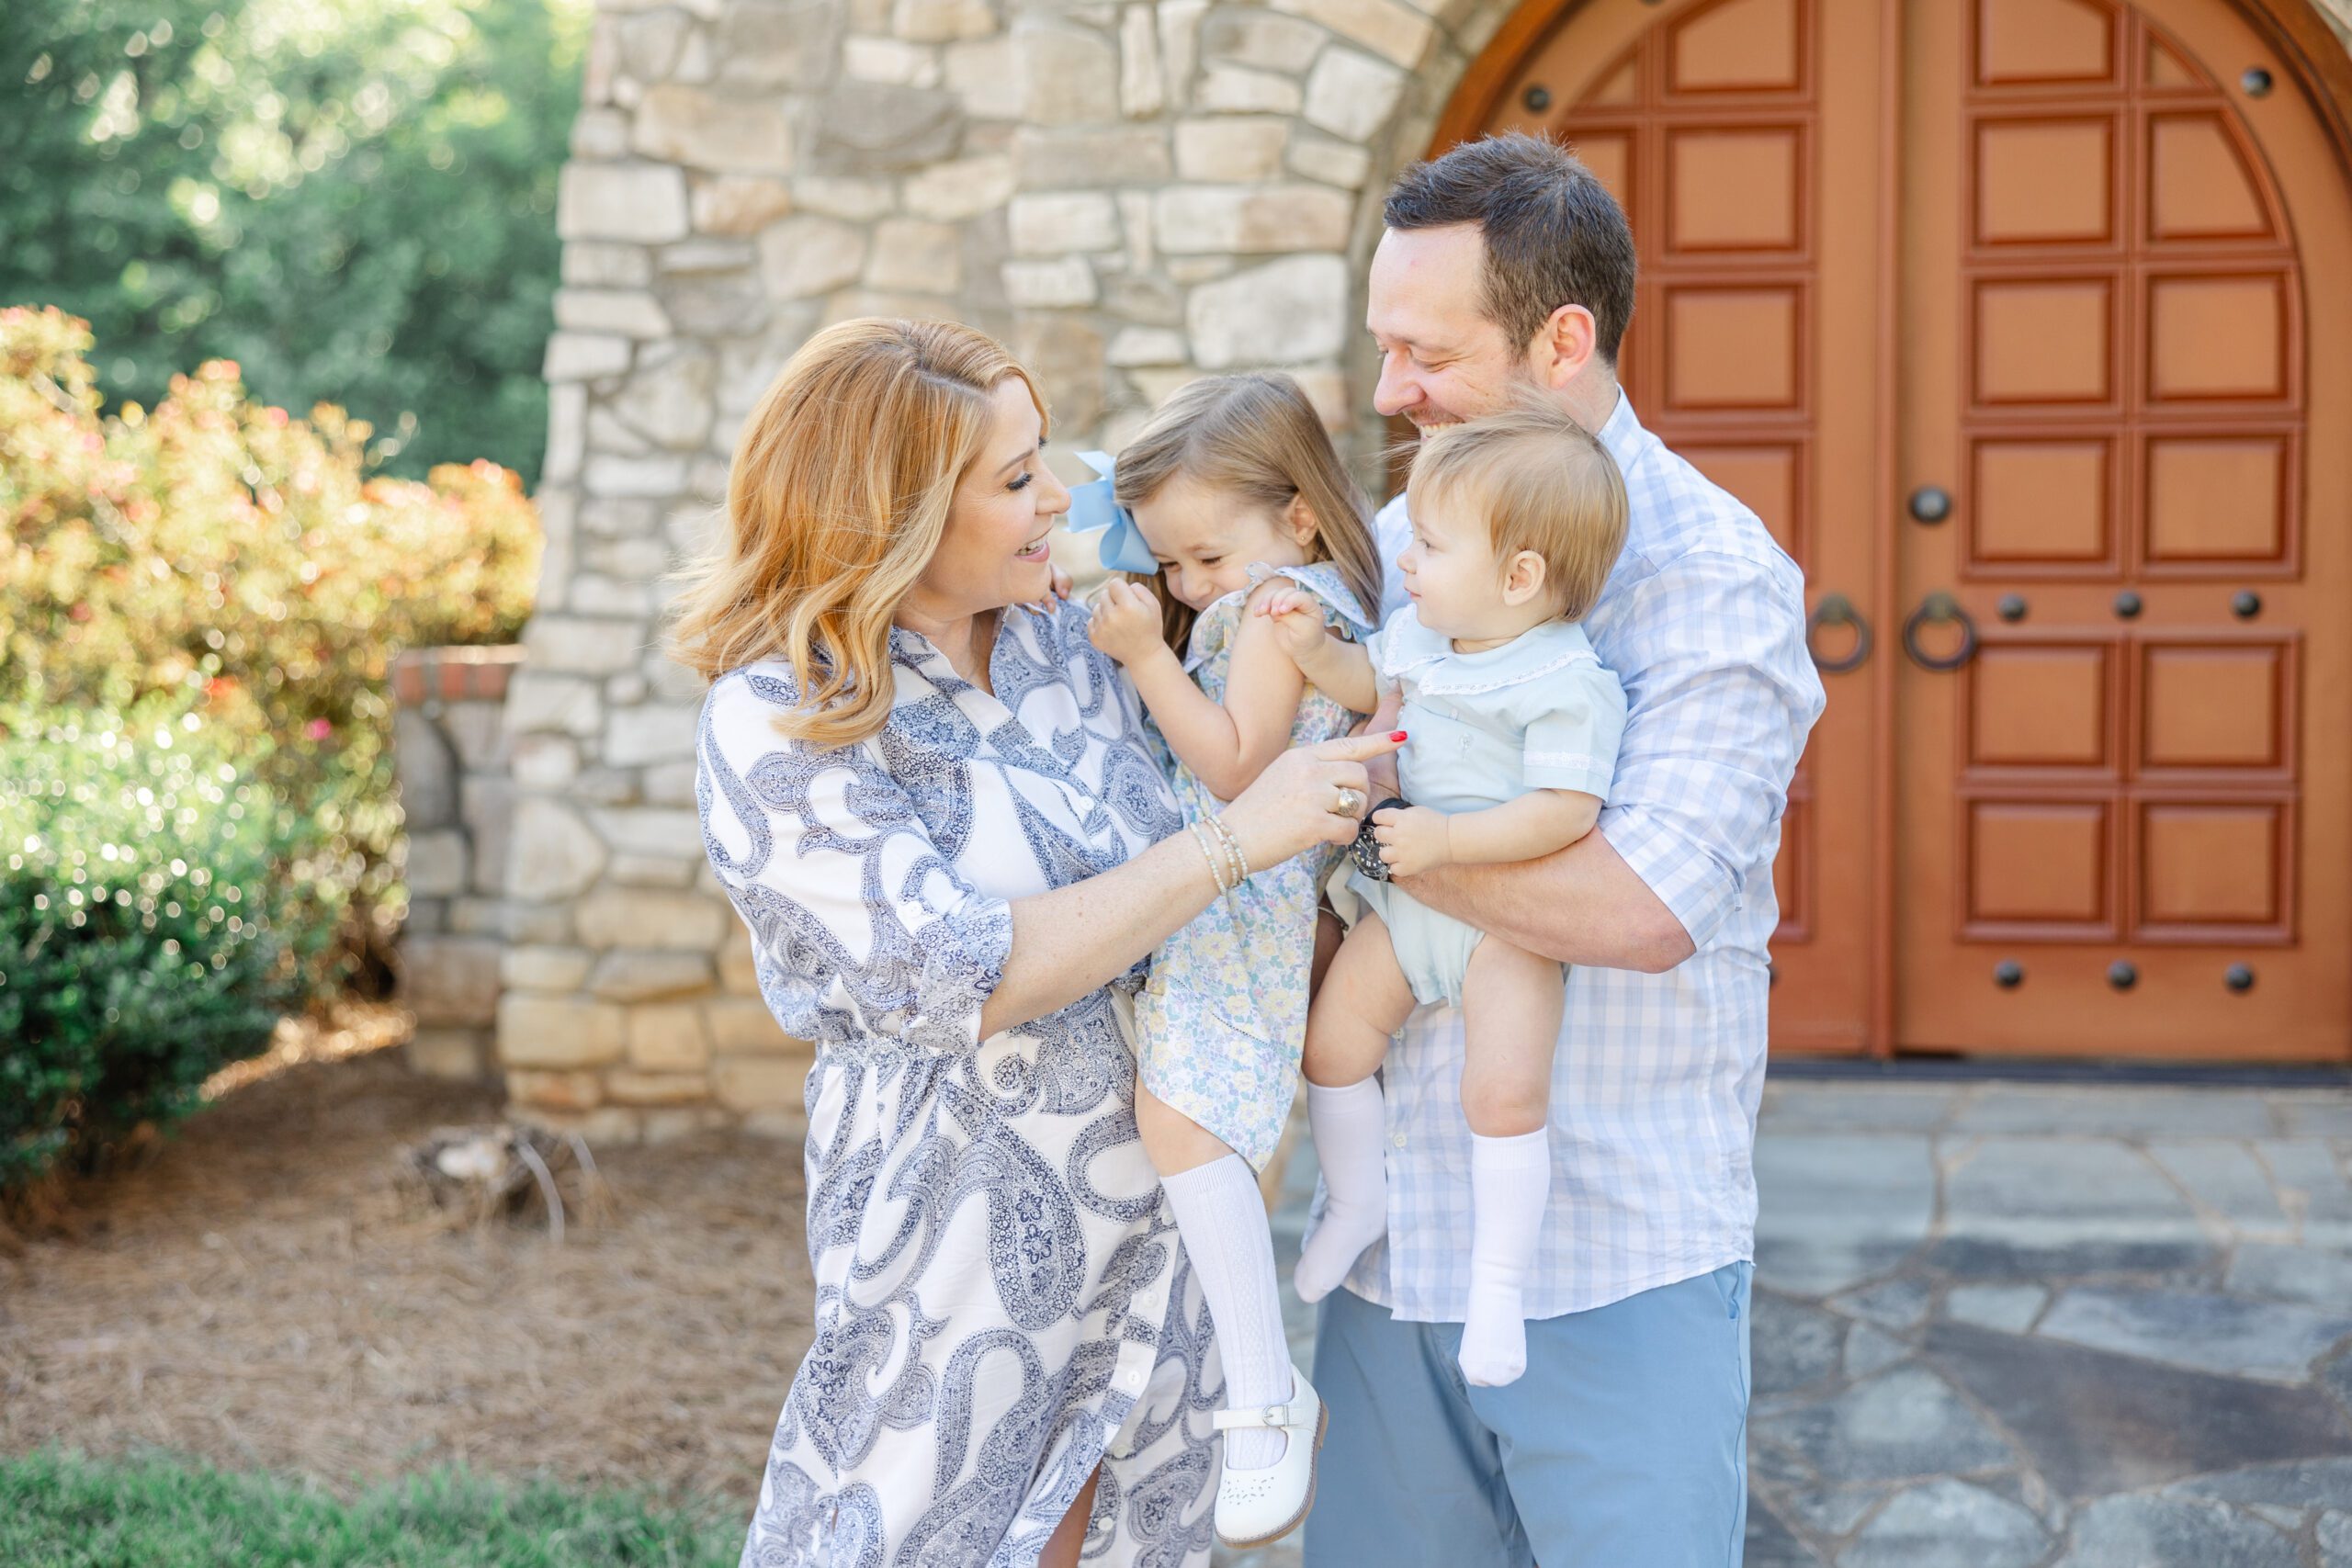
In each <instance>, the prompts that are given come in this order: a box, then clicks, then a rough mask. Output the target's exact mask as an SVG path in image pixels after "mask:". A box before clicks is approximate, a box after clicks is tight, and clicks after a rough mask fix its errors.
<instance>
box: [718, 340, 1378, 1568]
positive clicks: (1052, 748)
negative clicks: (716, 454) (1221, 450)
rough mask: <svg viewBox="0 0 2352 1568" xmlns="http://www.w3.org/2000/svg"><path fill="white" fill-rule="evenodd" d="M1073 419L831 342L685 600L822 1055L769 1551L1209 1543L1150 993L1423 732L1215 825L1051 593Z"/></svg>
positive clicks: (767, 949)
mask: <svg viewBox="0 0 2352 1568" xmlns="http://www.w3.org/2000/svg"><path fill="white" fill-rule="evenodd" d="M1045 435H1046V410H1045V406H1044V401H1043V400H1042V399H1041V398H1040V397H1039V395H1038V393H1037V391H1036V389H1035V384H1034V383H1033V382H1032V381H1031V379H1030V378H1029V376H1028V374H1027V373H1026V372H1025V371H1023V369H1022V368H1021V367H1020V366H1019V365H1017V364H1016V363H1014V362H1013V360H1012V358H1011V357H1010V356H1009V355H1007V354H1006V353H1005V351H1004V350H1003V349H1002V348H1001V346H1000V345H998V344H996V343H994V342H993V341H991V340H990V339H989V338H987V337H985V336H983V335H982V334H980V333H976V332H973V331H971V330H969V329H967V328H964V327H958V326H952V325H947V324H944V323H936V322H911V321H850V322H845V323H843V324H842V325H840V326H837V327H834V328H832V329H831V330H829V331H827V332H825V333H820V335H819V336H817V337H816V338H814V339H812V340H811V341H810V342H809V344H807V346H805V347H804V348H802V349H801V351H800V352H799V353H798V354H797V355H795V356H794V357H793V359H792V362H791V363H790V364H789V365H787V366H786V367H785V369H784V371H783V373H782V375H781V376H779V377H778V378H777V380H776V382H775V386H773V387H772V388H771V389H769V391H768V393H767V395H766V397H765V399H764V400H763V402H762V403H761V405H760V407H759V408H758V410H757V411H756V412H754V413H753V415H752V420H751V423H750V424H749V425H748V427H747V428H746V430H745V433H744V435H743V438H742V441H741V446H739V448H738V449H737V452H736V457H735V466H734V472H733V476H732V479H731V481H730V485H729V507H728V511H729V516H728V525H727V528H726V530H725V537H724V539H723V541H722V542H721V544H720V545H719V547H718V550H717V552H716V554H715V556H714V557H713V558H711V559H710V560H708V561H707V562H706V563H705V564H704V566H703V568H702V570H701V571H700V572H699V574H698V576H697V578H696V579H695V581H694V582H693V583H692V584H691V585H690V587H689V588H688V590H687V592H686V593H685V595H684V598H683V600H682V602H681V604H680V609H679V619H678V624H677V626H676V630H675V634H674V642H673V648H674V650H675V652H676V653H677V655H678V657H680V658H681V659H682V660H684V661H685V662H686V663H688V664H689V665H691V666H693V667H694V668H695V669H698V670H700V671H703V672H704V673H705V674H707V675H708V676H710V677H712V678H713V679H714V682H715V683H714V685H713V686H712V688H711V692H710V695H709V698H708V700H707V703H706V705H705V707H704V711H703V718H702V728H701V736H700V742H699V754H700V780H699V793H700V797H701V802H702V817H703V836H704V841H705V845H706V847H707V851H708V852H709V856H710V862H711V865H712V866H713V868H714V869H715V870H716V871H717V873H718V877H719V880H720V881H721V882H722V883H723V884H725V886H726V887H727V889H728V892H729V896H730V897H732V898H733V900H734V902H735V906H736V908H737V909H738V911H739V912H740V913H741V916H742V918H743V921H744V924H745V925H746V926H747V927H748V928H749V930H750V931H751V937H752V952H753V955H754V957H755V958H756V960H757V963H758V972H759V979H760V987H761V991H762V994H763V996H764V997H765V998H767V1001H768V1004H769V1006H770V1008H771V1009H772V1010H774V1011H775V1015H776V1018H777V1020H778V1021H780V1022H781V1023H782V1024H783V1025H784V1027H785V1028H786V1029H787V1030H789V1031H791V1032H793V1033H795V1034H797V1035H800V1036H802V1037H804V1038H807V1039H810V1040H813V1041H815V1042H816V1043H817V1047H818V1055H817V1065H816V1066H815V1068H814V1070H813V1071H812V1072H811V1073H810V1075H809V1089H808V1093H809V1141H808V1153H807V1161H808V1174H809V1257H810V1261H811V1263H812V1265H813V1266H814V1269H815V1272H816V1279H817V1334H816V1340H815V1343H814V1344H812V1345H811V1346H810V1348H809V1354H808V1357H807V1359H805V1360H803V1362H802V1363H801V1366H800V1371H799V1372H798V1374H797V1376H796V1377H795V1378H794V1380H793V1384H792V1390H791V1393H790V1394H789V1396H788V1397H787V1399H786V1404H785V1408H784V1415H783V1418H782V1420H781V1422H780V1423H779V1425H778V1427H777V1429H776V1435H775V1443H774V1445H773V1447H772V1450H771V1452H770V1460H769V1464H768V1470H767V1475H766V1479H765V1482H764V1483H763V1486H762V1488H761V1494H760V1503H759V1509H758V1512H757V1514H756V1515H755V1516H754V1517H753V1519H752V1529H751V1536H750V1540H749V1541H748V1543H747V1545H746V1548H745V1554H744V1561H745V1562H747V1563H752V1564H757V1565H759V1568H797V1565H800V1564H809V1565H810V1568H814V1565H816V1564H820V1563H822V1564H834V1565H855V1568H867V1565H869V1564H871V1565H875V1568H879V1565H882V1564H885V1563H897V1562H909V1561H922V1562H940V1563H945V1562H956V1563H966V1562H968V1563H971V1564H974V1565H975V1568H978V1565H980V1564H1006V1565H1010V1568H1026V1565H1028V1564H1031V1563H1039V1564H1046V1565H1052V1568H1067V1565H1069V1564H1074V1563H1075V1562H1077V1560H1078V1554H1079V1551H1080V1547H1081V1545H1083V1546H1084V1547H1085V1548H1086V1550H1087V1552H1088V1560H1089V1562H1102V1563H1113V1564H1126V1563H1147V1562H1148V1563H1151V1564H1154V1565H1160V1564H1165V1565H1168V1568H1178V1565H1187V1564H1189V1565H1194V1568H1197V1565H1198V1564H1202V1563H1204V1562H1206V1561H1207V1555H1208V1547H1209V1540H1210V1534H1211V1522H1210V1517H1209V1516H1210V1506H1211V1501H1212V1497H1213V1493H1214V1486H1215V1481H1216V1463H1215V1456H1214V1453H1213V1451H1212V1449H1211V1430H1212V1429H1211V1417H1212V1416H1213V1414H1214V1412H1215V1411H1216V1407H1217V1404H1218V1403H1219V1398H1220V1393H1221V1389H1220V1382H1221V1380H1220V1375H1219V1365H1218V1360H1217V1356H1216V1346H1215V1338H1214V1334H1213V1332H1212V1330H1211V1327H1210V1324H1209V1319H1208V1314H1206V1312H1205V1311H1204V1308H1203V1305H1202V1303H1201V1299H1200V1292H1199V1290H1198V1288H1197V1286H1196V1285H1195V1284H1194V1283H1193V1279H1192V1274H1191V1269H1190V1268H1189V1266H1188V1264H1187V1262H1186V1260H1185V1258H1184V1256H1183V1252H1182V1247H1180V1246H1179V1244H1178V1242H1177V1238H1176V1235H1175V1229H1174V1223H1173V1221H1172V1219H1171V1218H1170V1214H1169V1213H1168V1208H1167V1204H1166V1201H1165V1200H1164V1199H1163V1198H1162V1196H1161V1194H1160V1191H1159V1185H1158V1183H1157V1181H1156V1180H1155V1179H1154V1176H1153V1173H1152V1168H1151V1165H1150V1162H1149V1160H1148V1159H1147V1158H1146V1157H1145V1155H1144V1151H1143V1147H1142V1145H1141V1144H1140V1143H1139V1142H1138V1141H1137V1138H1136V1122H1135V1115H1134V1109H1133V1107H1134V1092H1135V1061H1134V1057H1133V1055H1132V1053H1131V1048H1130V1045H1129V1029H1130V1017H1131V998H1132V997H1133V995H1134V993H1135V991H1136V988H1137V987H1138V986H1139V985H1140V983H1141V981H1142V979H1143V977H1144V960H1145V959H1146V958H1147V956H1148V954H1149V953H1151V952H1152V950H1153V949H1154V948H1155V947H1156V946H1158V945H1159V942H1162V941H1163V940H1164V939H1166V938H1167V937H1168V936H1169V934H1170V932H1172V931H1175V930H1176V929H1177V928H1178V927H1180V926H1182V924H1184V922H1185V921H1187V920H1188V919H1191V918H1192V917H1193V916H1194V915H1196V914H1198V913H1199V912H1200V911H1201V910H1202V909H1203V908H1206V907H1207V905H1208V904H1209V902H1210V900H1211V899H1213V898H1215V897H1217V896H1218V895H1219V894H1220V892H1221V891H1223V890H1226V889H1229V888H1231V887H1233V886H1236V885H1237V884H1238V880H1239V879H1241V878H1243V877H1246V876H1248V875H1250V874H1255V873H1257V872H1259V871H1262V870H1263V869H1265V868H1267V867H1269V866H1272V865H1275V864H1277V863H1281V862H1283V861H1285V860H1287V859H1289V858H1290V857H1291V856H1293V855H1295V854H1297V853H1299V852H1302V851H1304V850H1306V849H1308V848H1309V847H1311V846H1314V845H1317V844H1321V843H1340V842H1343V841H1345V840H1349V839H1351V837H1352V836H1353V835H1354V832H1355V828H1356V823H1355V820H1354V818H1352V817H1351V816H1347V815H1343V814H1341V813H1340V811H1339V809H1338V807H1340V806H1341V805H1342V804H1352V803H1354V802H1357V801H1361V799H1362V798H1363V792H1364V791H1365V790H1366V788H1367V781H1366V778H1365V773H1364V768H1363V762H1364V761H1365V760H1366V759H1368V758H1370V757H1373V756H1375V755H1377V754H1379V753H1381V752H1383V751H1386V750H1391V749H1392V747H1391V746H1390V743H1389V742H1387V741H1386V740H1385V739H1380V740H1344V739H1343V740H1335V741H1329V742H1326V743H1323V744H1321V745H1319V746H1316V747H1312V748H1301V749H1299V750H1293V751H1291V752H1288V753H1286V754H1284V755H1283V756H1282V757H1280V758H1278V759H1277V760H1276V761H1274V762H1273V763H1272V765H1271V766H1270V767H1268V768H1267V769H1266V771H1265V772H1264V773H1263V774H1262V775H1261V777H1260V778H1259V780H1258V782H1257V783H1256V784H1252V785H1251V786H1250V788H1249V789H1248V790H1246V791H1244V792H1242V794H1241V795H1240V796H1239V797H1238V799H1236V800H1235V801H1234V802H1233V803H1232V804H1231V805H1230V806H1228V807H1226V808H1225V810H1224V811H1223V812H1222V813H1221V814H1219V815H1218V816H1217V817H1215V818H1210V819H1208V820H1205V821H1204V822H1202V823H1200V824H1198V825H1196V826H1195V827H1193V828H1192V829H1187V828H1186V825H1185V822H1184V819H1183V818H1182V815H1181V814H1180V813H1179V812H1178V810H1177V807H1176V803H1175V799H1174V797H1173V795H1171V794H1170V791H1169V787H1168V784H1167V782H1166V780H1165V779H1163V778H1162V777H1161V776H1160V773H1159V768H1158V767H1157V765H1156V764H1155V762H1154V761H1153V760H1152V754H1151V752H1150V750H1148V744H1147V742H1146V740H1145V738H1144V733H1143V728H1142V714H1141V710H1140V707H1139V705H1138V704H1137V702H1136V694H1135V692H1134V690H1133V688H1132V687H1131V686H1130V685H1129V684H1128V683H1127V682H1126V681H1125V678H1124V677H1123V676H1122V675H1121V674H1120V673H1119V671H1118V669H1117V667H1116V666H1115V665H1114V663H1113V662H1112V661H1111V660H1109V659H1108V658H1106V657H1105V656H1104V655H1103V654H1101V653H1098V652H1096V651H1095V650H1094V649H1092V648H1091V646H1090V645H1089V642H1088V637H1087V614H1086V611H1085V610H1084V609H1083V608H1082V607H1081V606H1079V605H1075V604H1061V603H1059V602H1058V601H1056V600H1054V599H1053V597H1052V595H1051V593H1050V592H1049V581H1050V573H1051V570H1052V569H1051V566H1050V564H1049V561H1048V558H1047V554H1046V536H1047V534H1048V533H1049V532H1050V531H1051V530H1052V528H1053V527H1054V525H1055V524H1056V523H1057V521H1058V520H1059V519H1060V516H1061V514H1062V513H1063V512H1064V511H1065V510H1066V509H1067V508H1068V506H1069V491H1067V490H1066V489H1064V488H1063V486H1062V485H1061V483H1060V482H1059V481H1058V480H1057V479H1055V478H1054V476H1053V474H1052V473H1051V472H1050V471H1049V470H1048V469H1047V468H1046V466H1045V465H1044V463H1043V462H1042V461H1041V460H1040V457H1041V448H1042V446H1043V444H1044V440H1045ZM1040 601H1042V602H1043V603H1044V605H1045V607H1044V608H1042V609H1041V608H1037V607H1035V604H1037V602H1040ZM1343 791H1345V792H1351V794H1348V795H1343V794H1342V792H1343Z"/></svg>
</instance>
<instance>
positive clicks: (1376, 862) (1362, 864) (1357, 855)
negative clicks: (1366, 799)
mask: <svg viewBox="0 0 2352 1568" xmlns="http://www.w3.org/2000/svg"><path fill="white" fill-rule="evenodd" d="M1410 804H1411V802H1409V801H1407V800H1403V799H1400V798H1398V797H1397V796H1396V795H1390V796H1389V797H1388V798H1387V799H1386V800H1384V801H1382V802H1381V803H1380V804H1379V805H1377V806H1375V807H1373V808H1372V811H1367V812H1365V813H1364V814H1363V826H1362V827H1359V828H1358V829H1356V841H1355V842H1354V843H1352V844H1351V845H1349V846H1348V854H1349V856H1350V857H1351V859H1353V860H1354V862H1355V863H1356V869H1357V870H1358V871H1360V872H1362V873H1363V874H1364V875H1366V876H1368V877H1370V878H1371V879H1372V880H1373V881H1374V882H1385V881H1387V880H1388V863H1387V862H1386V861H1385V860H1382V859H1381V858H1380V840H1378V839H1375V838H1374V837H1373V836H1372V817H1373V812H1374V811H1386V810H1388V809H1389V808H1390V807H1397V808H1398V809H1400V810H1401V809H1403V808H1404V807H1408V806H1409V805H1410Z"/></svg>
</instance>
